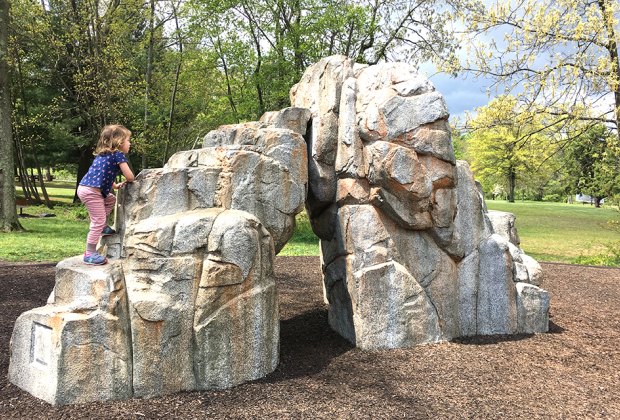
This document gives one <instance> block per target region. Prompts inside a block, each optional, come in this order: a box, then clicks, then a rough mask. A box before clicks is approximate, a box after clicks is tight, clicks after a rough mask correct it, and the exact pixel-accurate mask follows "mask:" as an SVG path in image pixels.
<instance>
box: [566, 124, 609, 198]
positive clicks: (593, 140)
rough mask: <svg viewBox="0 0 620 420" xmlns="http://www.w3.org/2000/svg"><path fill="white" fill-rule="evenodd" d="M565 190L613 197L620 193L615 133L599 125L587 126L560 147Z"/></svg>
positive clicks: (594, 195) (599, 196)
mask: <svg viewBox="0 0 620 420" xmlns="http://www.w3.org/2000/svg"><path fill="white" fill-rule="evenodd" d="M562 160H563V163H564V171H565V174H566V175H565V182H566V189H567V192H569V193H572V194H575V193H581V194H586V195H590V196H592V197H597V198H599V199H600V198H604V197H609V198H610V199H613V198H614V196H616V195H620V147H619V143H618V136H616V135H612V134H609V131H608V129H607V128H606V127H605V126H603V125H601V124H599V125H596V126H592V127H588V128H587V129H586V130H585V131H584V133H583V134H582V135H580V136H579V137H578V138H577V139H576V140H575V141H572V142H570V143H569V144H568V145H567V146H566V147H565V149H564V150H563V154H562Z"/></svg>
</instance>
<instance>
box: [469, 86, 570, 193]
mask: <svg viewBox="0 0 620 420" xmlns="http://www.w3.org/2000/svg"><path fill="white" fill-rule="evenodd" d="M468 126H469V127H470V129H471V131H470V132H469V133H468V134H467V135H466V136H465V137H464V138H463V139H461V140H459V141H464V142H466V147H463V146H460V148H461V149H465V150H466V153H465V157H466V159H467V160H468V161H469V162H470V163H471V167H472V170H473V172H474V173H475V174H476V177H477V178H478V180H479V181H480V183H481V184H482V186H483V188H484V190H485V191H486V192H491V191H493V190H494V189H496V188H497V187H498V186H499V187H501V188H503V189H504V190H505V191H506V193H507V196H508V200H509V201H514V200H515V198H516V192H517V189H521V190H522V191H526V190H530V191H536V193H535V195H536V196H537V197H538V199H539V200H540V199H542V196H543V193H544V188H545V186H546V185H547V183H548V182H549V181H550V179H552V177H551V174H552V173H553V171H554V170H556V166H555V165H553V163H554V161H553V160H550V158H551V157H552V156H553V155H554V154H555V152H556V151H557V149H558V146H557V144H556V142H555V140H554V137H553V135H552V133H550V132H548V131H547V130H545V129H544V126H545V125H544V124H543V122H542V121H541V120H540V119H539V118H538V117H537V116H536V115H530V114H528V113H527V112H524V111H523V109H522V107H521V106H520V105H519V103H518V101H517V99H516V98H514V97H511V96H500V97H498V98H496V99H494V100H493V101H491V102H490V103H489V104H488V105H487V106H484V107H481V108H479V109H478V110H477V115H476V117H475V118H473V119H471V120H470V121H468ZM457 144H458V142H457ZM528 195H529V194H528Z"/></svg>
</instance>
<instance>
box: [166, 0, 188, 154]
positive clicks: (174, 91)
mask: <svg viewBox="0 0 620 420" xmlns="http://www.w3.org/2000/svg"><path fill="white" fill-rule="evenodd" d="M172 10H173V12H174V23H175V25H176V29H177V43H178V44H179V62H178V63H177V68H176V71H175V73H174V85H173V87H172V94H171V95H170V113H169V114H168V129H167V130H166V148H165V149H164V159H163V162H162V166H164V165H165V164H166V162H168V153H169V151H170V142H171V139H172V120H173V118H174V105H175V103H176V97H177V90H178V88H179V75H180V74H181V65H182V64H183V40H182V39H181V32H180V28H179V18H178V16H177V8H176V7H175V5H174V2H173V3H172Z"/></svg>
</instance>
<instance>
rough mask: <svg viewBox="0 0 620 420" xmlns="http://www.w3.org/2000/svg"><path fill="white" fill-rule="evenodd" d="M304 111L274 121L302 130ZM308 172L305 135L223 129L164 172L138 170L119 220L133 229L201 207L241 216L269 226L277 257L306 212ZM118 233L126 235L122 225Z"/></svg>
mask: <svg viewBox="0 0 620 420" xmlns="http://www.w3.org/2000/svg"><path fill="white" fill-rule="evenodd" d="M305 111H306V112H303V111H302V110H296V109H292V108H289V109H288V110H283V111H281V112H280V113H276V115H275V116H272V118H271V119H272V120H274V121H275V123H278V124H280V123H279V121H280V120H284V122H283V123H281V124H280V125H282V126H283V125H287V126H288V127H291V128H296V127H297V128H299V129H300V130H301V129H304V130H305V128H306V126H307V124H308V118H309V114H308V112H307V110H305ZM278 115H283V116H284V117H281V118H280V117H278ZM293 117H298V118H299V119H298V120H294V119H292V118H293ZM307 173H308V166H307V157H306V143H305V141H304V139H303V137H302V136H301V134H300V133H297V132H295V131H291V130H290V129H287V128H274V127H273V126H269V125H267V123H256V122H252V123H246V124H239V125H229V126H222V127H220V128H219V129H217V130H214V131H211V132H210V133H209V134H207V136H206V137H205V139H204V144H203V148H202V149H196V150H189V151H184V152H178V153H176V154H174V155H173V156H172V157H171V158H170V159H169V161H168V164H167V165H166V166H165V167H164V168H160V169H149V170H144V171H142V172H140V174H139V175H138V176H137V178H136V181H135V182H134V183H133V184H131V185H128V188H127V190H125V191H124V194H123V195H124V197H123V207H122V211H123V215H122V216H121V217H120V218H119V219H120V220H121V221H125V223H129V224H130V223H135V222H136V221H140V220H143V219H145V218H148V217H151V216H164V215H168V214H175V213H179V212H182V211H187V210H195V209H201V208H212V207H221V208H226V209H236V210H244V211H247V212H248V213H250V214H253V215H254V216H256V217H258V219H259V220H260V221H261V223H262V224H263V226H265V227H266V228H267V230H268V231H269V233H270V234H271V236H272V237H273V241H274V245H275V249H276V253H277V252H279V251H280V250H281V249H282V247H283V246H284V244H286V242H287V241H288V240H289V239H290V237H291V236H292V234H293V231H294V230H295V215H296V214H297V213H299V212H300V211H302V210H303V207H304V203H305V200H306V188H307V186H306V184H307V177H308V175H307ZM119 233H120V236H121V237H123V236H124V234H125V232H124V228H123V227H122V226H119Z"/></svg>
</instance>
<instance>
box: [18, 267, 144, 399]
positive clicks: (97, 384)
mask: <svg viewBox="0 0 620 420" xmlns="http://www.w3.org/2000/svg"><path fill="white" fill-rule="evenodd" d="M128 320H129V317H128V310H127V296H126V291H125V287H124V281H123V272H122V265H121V262H120V261H118V262H113V263H111V264H108V265H106V266H103V267H89V266H85V265H84V264H83V263H82V259H81V257H74V258H69V259H67V260H64V261H62V262H60V263H59V264H58V266H57V268H56V286H55V287H54V291H53V292H52V295H51V296H50V299H49V301H48V304H47V305H46V306H44V307H42V308H35V309H32V310H30V311H28V312H24V313H23V314H22V315H21V316H20V317H19V318H18V319H17V321H16V322H15V327H14V329H13V336H12V338H11V363H10V365H9V380H10V381H11V382H12V383H13V384H15V385H17V386H19V387H21V388H23V389H25V390H26V391H28V392H30V393H31V394H33V395H35V396H37V397H39V398H41V399H43V400H45V401H47V402H49V403H51V404H74V403H83V402H88V401H97V400H108V399H122V398H129V397H130V396H131V395H132V363H131V344H130V340H129V322H128Z"/></svg>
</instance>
